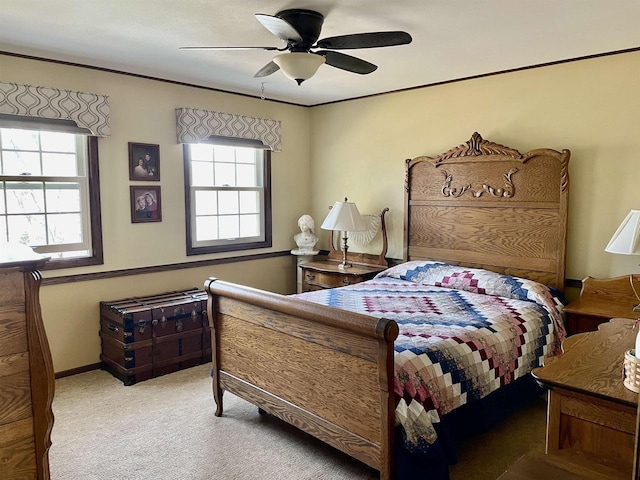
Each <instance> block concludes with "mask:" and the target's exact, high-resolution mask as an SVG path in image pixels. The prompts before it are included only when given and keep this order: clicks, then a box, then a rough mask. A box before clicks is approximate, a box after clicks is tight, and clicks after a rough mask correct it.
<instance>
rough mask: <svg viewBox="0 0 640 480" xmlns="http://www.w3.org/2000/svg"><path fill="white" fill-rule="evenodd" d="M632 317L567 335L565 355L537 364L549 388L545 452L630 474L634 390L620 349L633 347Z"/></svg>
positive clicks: (541, 380)
mask: <svg viewBox="0 0 640 480" xmlns="http://www.w3.org/2000/svg"><path fill="white" fill-rule="evenodd" d="M633 324H634V321H633V320H629V319H625V318H614V319H612V320H611V321H609V322H606V323H603V324H601V325H599V326H598V330H597V331H595V332H585V333H580V334H577V335H573V336H571V337H569V338H567V339H566V340H565V341H564V343H563V344H562V348H563V352H564V353H563V354H562V355H559V356H557V357H553V358H548V359H547V360H546V361H545V365H544V367H539V368H535V369H534V370H533V372H532V374H533V376H534V378H535V379H536V380H537V381H538V382H539V383H540V384H541V385H543V386H545V387H547V388H548V389H549V403H548V413H547V448H546V452H547V454H557V453H560V452H562V451H566V452H565V453H567V452H574V453H580V454H582V455H583V456H584V457H585V458H589V459H591V460H593V461H597V462H598V463H600V464H602V465H605V466H607V467H610V468H614V469H615V470H617V471H619V472H621V473H622V474H624V475H626V476H627V478H630V476H631V471H632V468H633V463H634V458H635V450H636V444H635V434H636V426H637V425H636V424H637V422H636V418H637V417H636V414H637V408H638V394H637V393H634V392H632V391H631V390H629V389H627V388H626V387H625V386H624V384H623V369H624V353H625V352H626V351H627V350H630V349H632V348H633V347H634V343H635V337H636V332H637V329H634V327H633Z"/></svg>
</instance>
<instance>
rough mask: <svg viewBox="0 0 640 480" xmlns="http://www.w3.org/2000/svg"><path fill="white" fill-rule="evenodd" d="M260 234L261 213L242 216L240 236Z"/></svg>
mask: <svg viewBox="0 0 640 480" xmlns="http://www.w3.org/2000/svg"><path fill="white" fill-rule="evenodd" d="M258 235H260V215H241V216H240V236H241V237H257V236H258Z"/></svg>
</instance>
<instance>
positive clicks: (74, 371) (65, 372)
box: [55, 362, 102, 378]
mask: <svg viewBox="0 0 640 480" xmlns="http://www.w3.org/2000/svg"><path fill="white" fill-rule="evenodd" d="M101 366H102V363H100V362H98V363H92V364H90V365H84V366H82V367H78V368H72V369H70V370H63V371H61V372H56V374H55V377H56V378H63V377H70V376H71V375H77V374H78V373H85V372H91V371H92V370H100V367H101Z"/></svg>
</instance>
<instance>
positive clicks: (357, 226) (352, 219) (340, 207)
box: [320, 198, 368, 232]
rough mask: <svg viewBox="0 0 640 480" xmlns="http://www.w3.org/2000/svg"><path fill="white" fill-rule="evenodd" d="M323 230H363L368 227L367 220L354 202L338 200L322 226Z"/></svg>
mask: <svg viewBox="0 0 640 480" xmlns="http://www.w3.org/2000/svg"><path fill="white" fill-rule="evenodd" d="M320 228H322V229H323V230H340V231H342V232H361V231H363V230H366V229H367V228H368V225H367V222H366V221H365V220H364V218H362V216H361V215H360V212H359V211H358V207H356V204H355V203H353V202H348V201H347V199H346V198H345V199H344V202H336V203H335V204H334V205H333V207H332V208H331V211H330V212H329V215H327V218H325V219H324V222H322V225H321V226H320Z"/></svg>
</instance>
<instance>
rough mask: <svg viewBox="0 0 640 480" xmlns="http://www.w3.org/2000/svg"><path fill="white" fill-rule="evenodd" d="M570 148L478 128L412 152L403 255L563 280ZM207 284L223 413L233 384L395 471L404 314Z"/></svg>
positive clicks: (556, 283) (384, 470) (387, 473)
mask: <svg viewBox="0 0 640 480" xmlns="http://www.w3.org/2000/svg"><path fill="white" fill-rule="evenodd" d="M569 156H570V153H569V151H567V150H564V151H562V152H558V151H555V150H551V149H538V150H533V151H530V152H527V153H524V154H521V153H520V152H518V151H517V150H515V149H512V148H508V147H505V146H502V145H499V144H496V143H492V142H489V141H486V140H483V139H482V137H481V136H480V135H479V134H478V133H474V134H473V136H472V137H471V139H470V140H469V141H468V142H466V143H464V144H462V145H459V146H457V147H455V148H452V149H451V150H449V151H447V152H446V153H443V154H442V155H439V156H437V157H426V156H423V157H417V158H414V159H411V160H407V161H406V180H405V185H404V189H405V218H404V223H405V225H404V245H405V249H404V254H403V256H404V258H403V260H404V261H409V260H416V259H430V260H441V261H444V262H447V263H451V264H456V265H462V266H470V267H476V268H484V269H487V270H492V271H495V272H499V273H506V274H509V275H514V276H519V277H524V278H528V279H532V280H535V281H538V282H540V283H544V284H546V285H549V286H552V287H555V288H557V289H558V290H562V289H563V283H564V268H565V244H566V224H567V202H568V192H569V176H568V161H569ZM205 288H206V290H207V292H208V299H209V301H208V315H209V323H210V326H211V335H212V345H213V352H214V355H213V394H214V399H215V402H216V404H217V410H216V415H217V416H221V415H222V414H223V402H222V396H223V392H224V391H229V392H232V393H234V394H236V395H238V396H240V397H242V398H244V399H246V400H247V401H249V402H251V403H253V404H255V405H257V406H258V407H260V408H261V409H263V410H265V411H267V412H269V413H271V414H273V415H275V416H277V417H279V418H281V419H283V420H285V421H287V422H289V423H291V424H292V425H294V426H296V427H298V428H300V429H302V430H304V431H305V432H307V433H309V434H311V435H313V436H315V437H317V438H319V439H321V440H323V441H325V442H326V443H328V444H330V445H332V446H334V447H335V448H338V449H339V450H342V451H343V452H345V453H347V454H348V455H351V456H353V457H355V458H357V459H359V460H360V461H362V462H364V463H366V464H367V465H370V466H371V467H373V468H375V469H377V470H379V471H380V477H381V479H383V480H386V479H391V478H393V469H394V458H393V457H394V454H393V452H394V448H393V446H394V438H393V436H394V425H395V417H394V409H395V403H396V400H395V398H394V393H393V391H394V390H393V379H394V372H393V368H394V363H393V357H394V340H395V339H396V337H397V336H398V325H397V324H396V322H394V321H392V320H386V319H384V318H375V317H372V316H369V315H362V314H357V313H352V312H348V311H344V310H339V309H336V308H332V307H327V306H323V305H318V304H314V303H310V302H305V301H301V300H299V299H296V298H292V297H287V296H283V295H278V294H274V293H269V292H266V291H261V290H257V289H253V288H249V287H245V286H241V285H235V284H231V283H227V282H224V281H221V280H218V279H216V278H210V279H208V280H207V281H206V282H205ZM354 390H356V391H358V392H359V394H360V395H358V396H357V397H356V396H354V395H350V394H349V392H352V391H354Z"/></svg>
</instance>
